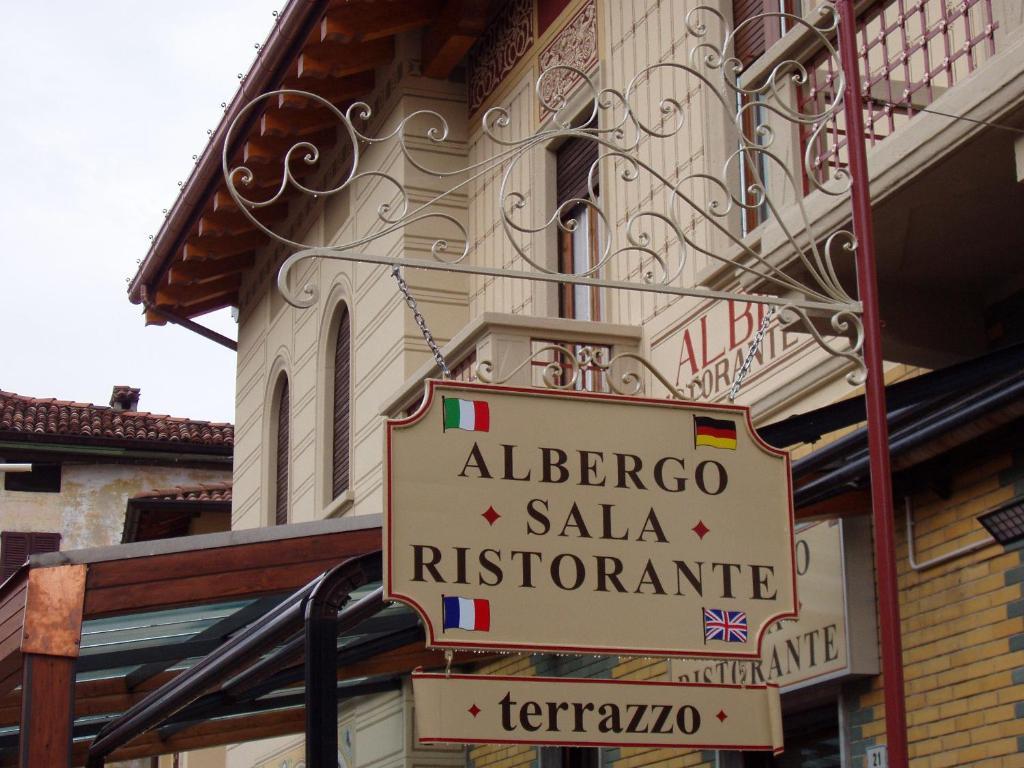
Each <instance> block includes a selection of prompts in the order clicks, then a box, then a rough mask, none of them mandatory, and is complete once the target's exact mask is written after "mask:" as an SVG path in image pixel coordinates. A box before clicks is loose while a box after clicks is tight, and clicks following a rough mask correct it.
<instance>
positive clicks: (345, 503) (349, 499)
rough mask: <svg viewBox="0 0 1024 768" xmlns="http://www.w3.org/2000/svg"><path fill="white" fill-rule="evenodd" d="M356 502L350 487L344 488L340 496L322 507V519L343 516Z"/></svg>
mask: <svg viewBox="0 0 1024 768" xmlns="http://www.w3.org/2000/svg"><path fill="white" fill-rule="evenodd" d="M355 503H356V495H355V493H353V492H352V489H351V488H348V489H346V490H345V491H343V492H342V494H341V495H340V496H338V497H337V498H335V499H331V501H330V502H329V503H328V504H327V506H326V507H324V514H323V519H324V520H327V519H329V518H332V517H344V516H345V515H346V514H347V513H348V511H349V510H350V509H352V507H353V506H354V505H355Z"/></svg>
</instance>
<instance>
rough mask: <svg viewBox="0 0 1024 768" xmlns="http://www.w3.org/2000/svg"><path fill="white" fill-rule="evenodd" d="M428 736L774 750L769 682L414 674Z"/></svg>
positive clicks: (419, 722)
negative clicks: (745, 682) (701, 682)
mask: <svg viewBox="0 0 1024 768" xmlns="http://www.w3.org/2000/svg"><path fill="white" fill-rule="evenodd" d="M412 688H413V695H414V696H415V699H416V731H417V733H418V734H419V740H420V741H421V742H426V743H436V742H462V743H470V744H540V745H560V746H577V747H688V748H692V749H730V750H759V751H771V752H774V753H776V754H778V753H780V752H781V751H782V710H781V706H780V704H779V691H778V688H777V687H775V686H773V685H759V686H746V687H744V686H738V685H734V686H728V685H705V684H684V683H667V682H650V681H637V680H598V679H581V680H569V679H564V678H555V677H506V676H501V675H451V676H450V677H445V675H444V674H423V673H413V676H412Z"/></svg>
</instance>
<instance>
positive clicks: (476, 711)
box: [466, 704, 480, 717]
mask: <svg viewBox="0 0 1024 768" xmlns="http://www.w3.org/2000/svg"><path fill="white" fill-rule="evenodd" d="M466 711H467V712H469V714H471V715H472V716H473V717H476V716H477V715H479V714H480V707H478V706H477V705H476V704H474V705H473V706H472V707H470V708H469V709H467V710H466Z"/></svg>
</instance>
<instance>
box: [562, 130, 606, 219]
mask: <svg viewBox="0 0 1024 768" xmlns="http://www.w3.org/2000/svg"><path fill="white" fill-rule="evenodd" d="M596 160H597V142H595V141H589V140H587V139H570V140H569V141H567V142H565V143H564V144H563V145H562V146H561V147H559V148H558V151H557V152H556V154H555V174H556V179H557V182H556V184H555V187H556V189H555V199H556V203H557V204H558V205H561V204H562V203H564V202H565V201H566V200H570V199H572V198H576V197H578V198H581V199H584V200H586V199H587V197H588V196H589V194H588V193H589V188H588V186H587V180H588V178H589V176H590V168H591V166H593V164H594V162H595V161H596Z"/></svg>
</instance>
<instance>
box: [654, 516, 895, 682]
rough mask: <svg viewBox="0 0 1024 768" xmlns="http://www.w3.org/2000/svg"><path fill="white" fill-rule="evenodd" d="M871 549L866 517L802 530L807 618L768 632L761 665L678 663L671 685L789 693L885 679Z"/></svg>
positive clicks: (799, 543) (800, 560)
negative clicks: (855, 678) (845, 680)
mask: <svg viewBox="0 0 1024 768" xmlns="http://www.w3.org/2000/svg"><path fill="white" fill-rule="evenodd" d="M870 547H871V538H870V528H869V525H868V521H867V519H866V518H865V519H856V520H846V521H842V520H830V521H823V522H818V523H812V524H811V525H809V526H806V527H804V528H801V529H799V530H797V532H796V568H797V588H798V590H799V592H800V618H799V619H798V620H796V621H787V622H780V623H778V624H775V625H774V626H772V627H771V628H769V629H768V631H767V632H766V633H765V638H764V647H763V649H762V653H761V658H760V659H758V660H754V661H750V660H729V661H719V662H697V663H695V662H692V661H690V662H684V661H681V660H678V659H673V660H672V663H671V665H670V669H671V673H670V679H672V680H675V681H679V682H701V683H729V684H739V685H742V684H746V683H765V682H769V683H777V684H778V685H779V686H780V687H781V689H782V693H787V692H788V691H792V690H796V689H799V688H802V687H805V686H807V685H812V684H817V683H821V682H824V681H826V680H834V679H836V678H839V677H846V676H849V675H876V674H878V641H877V634H876V631H875V626H876V622H875V609H874V595H873V593H872V590H871V589H870V585H871V583H872V573H871V563H872V557H871V549H870Z"/></svg>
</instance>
